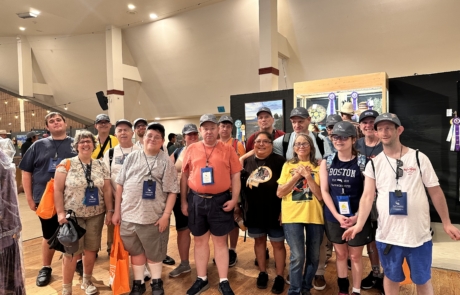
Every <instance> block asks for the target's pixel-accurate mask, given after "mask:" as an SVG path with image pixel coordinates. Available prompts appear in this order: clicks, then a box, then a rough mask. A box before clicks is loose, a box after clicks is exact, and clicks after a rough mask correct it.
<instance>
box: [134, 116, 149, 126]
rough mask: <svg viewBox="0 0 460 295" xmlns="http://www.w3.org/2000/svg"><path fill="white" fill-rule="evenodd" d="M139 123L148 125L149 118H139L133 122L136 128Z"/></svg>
mask: <svg viewBox="0 0 460 295" xmlns="http://www.w3.org/2000/svg"><path fill="white" fill-rule="evenodd" d="M137 123H144V124H145V125H147V120H146V119H144V118H137V119H136V120H134V123H133V125H134V128H136V125H137Z"/></svg>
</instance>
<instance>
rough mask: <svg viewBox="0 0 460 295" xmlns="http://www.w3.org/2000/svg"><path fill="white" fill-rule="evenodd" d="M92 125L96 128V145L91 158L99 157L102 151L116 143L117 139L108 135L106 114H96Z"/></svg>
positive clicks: (101, 155) (108, 128) (108, 125)
mask: <svg viewBox="0 0 460 295" xmlns="http://www.w3.org/2000/svg"><path fill="white" fill-rule="evenodd" d="M94 127H95V128H96V130H97V145H96V149H95V150H94V151H93V154H92V155H91V157H92V158H93V159H101V158H102V157H103V156H104V153H105V152H106V151H108V150H109V149H111V148H113V147H114V146H116V145H117V144H118V139H117V138H116V137H115V136H113V135H110V134H109V132H110V128H111V127H112V124H111V123H110V118H109V116H107V115H106V114H99V115H97V116H96V121H95V122H94Z"/></svg>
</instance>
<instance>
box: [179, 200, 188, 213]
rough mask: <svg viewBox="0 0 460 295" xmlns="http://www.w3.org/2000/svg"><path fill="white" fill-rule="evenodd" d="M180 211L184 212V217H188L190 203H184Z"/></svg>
mask: <svg viewBox="0 0 460 295" xmlns="http://www.w3.org/2000/svg"><path fill="white" fill-rule="evenodd" d="M180 209H181V210H182V214H184V216H188V203H187V202H182V203H181V205H180Z"/></svg>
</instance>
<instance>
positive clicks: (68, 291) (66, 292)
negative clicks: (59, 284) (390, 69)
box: [62, 289, 72, 295]
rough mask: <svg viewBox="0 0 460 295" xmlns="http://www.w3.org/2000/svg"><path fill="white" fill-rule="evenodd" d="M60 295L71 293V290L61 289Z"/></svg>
mask: <svg viewBox="0 0 460 295" xmlns="http://www.w3.org/2000/svg"><path fill="white" fill-rule="evenodd" d="M62 295H72V290H69V289H62Z"/></svg>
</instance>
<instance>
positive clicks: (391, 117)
mask: <svg viewBox="0 0 460 295" xmlns="http://www.w3.org/2000/svg"><path fill="white" fill-rule="evenodd" d="M383 121H390V122H393V123H395V124H396V126H398V127H399V126H401V121H400V120H399V118H398V116H396V115H395V114H392V113H384V114H381V115H380V116H378V117H377V118H376V119H375V122H374V129H375V130H377V124H378V123H380V122H383Z"/></svg>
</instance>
